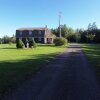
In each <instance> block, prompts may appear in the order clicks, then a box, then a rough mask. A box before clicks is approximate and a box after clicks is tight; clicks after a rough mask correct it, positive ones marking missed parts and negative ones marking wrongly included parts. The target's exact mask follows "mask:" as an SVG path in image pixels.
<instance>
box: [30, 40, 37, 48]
mask: <svg viewBox="0 0 100 100" xmlns="http://www.w3.org/2000/svg"><path fill="white" fill-rule="evenodd" d="M36 46H37V45H36V43H35V41H34V40H32V41H29V47H31V48H36Z"/></svg>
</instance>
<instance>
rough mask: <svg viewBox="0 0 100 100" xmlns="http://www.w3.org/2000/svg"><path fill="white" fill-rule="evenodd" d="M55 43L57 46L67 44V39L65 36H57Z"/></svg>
mask: <svg viewBox="0 0 100 100" xmlns="http://www.w3.org/2000/svg"><path fill="white" fill-rule="evenodd" d="M54 44H55V46H62V45H66V44H67V39H65V38H62V37H61V38H60V37H57V38H55V39H54Z"/></svg>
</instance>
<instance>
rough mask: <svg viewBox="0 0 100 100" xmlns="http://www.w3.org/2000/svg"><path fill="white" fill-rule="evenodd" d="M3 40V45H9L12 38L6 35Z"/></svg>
mask: <svg viewBox="0 0 100 100" xmlns="http://www.w3.org/2000/svg"><path fill="white" fill-rule="evenodd" d="M2 40H3V43H4V44H7V43H9V42H10V37H9V36H7V35H5V36H4V37H3V38H2Z"/></svg>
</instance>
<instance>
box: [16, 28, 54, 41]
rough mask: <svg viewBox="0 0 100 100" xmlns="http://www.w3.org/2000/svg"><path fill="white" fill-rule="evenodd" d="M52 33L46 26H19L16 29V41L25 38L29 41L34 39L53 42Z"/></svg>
mask: <svg viewBox="0 0 100 100" xmlns="http://www.w3.org/2000/svg"><path fill="white" fill-rule="evenodd" d="M54 37H55V36H54V35H53V34H52V33H51V31H50V30H49V29H48V28H47V27H41V28H39V27H38V28H35V27H33V28H19V29H17V30H16V41H18V39H21V40H22V41H23V42H24V41H25V39H27V40H28V41H31V40H33V39H34V41H35V42H36V43H53V40H54Z"/></svg>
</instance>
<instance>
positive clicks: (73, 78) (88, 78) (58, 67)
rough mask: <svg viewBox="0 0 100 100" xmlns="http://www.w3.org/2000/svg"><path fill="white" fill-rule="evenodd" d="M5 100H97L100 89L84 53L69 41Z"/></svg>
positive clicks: (98, 99) (99, 96)
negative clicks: (67, 45) (55, 56)
mask: <svg viewBox="0 0 100 100" xmlns="http://www.w3.org/2000/svg"><path fill="white" fill-rule="evenodd" d="M5 100H100V92H99V88H98V84H97V81H96V77H95V75H94V73H93V71H92V70H91V67H90V66H89V64H88V62H87V60H86V58H85V56H84V53H83V52H82V51H81V49H80V47H79V45H78V44H72V45H70V46H69V48H68V49H66V51H65V52H64V53H62V54H61V55H59V56H58V57H57V58H56V59H55V60H53V61H52V62H50V63H49V64H48V65H47V66H46V67H45V68H44V69H42V70H41V71H40V72H38V73H37V75H36V76H35V77H33V78H32V79H31V80H29V81H27V82H25V83H24V84H23V85H22V86H20V87H19V88H18V89H17V90H16V91H15V92H13V93H12V94H11V95H10V96H9V97H6V99H5Z"/></svg>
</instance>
